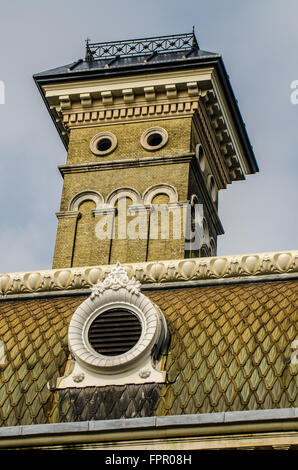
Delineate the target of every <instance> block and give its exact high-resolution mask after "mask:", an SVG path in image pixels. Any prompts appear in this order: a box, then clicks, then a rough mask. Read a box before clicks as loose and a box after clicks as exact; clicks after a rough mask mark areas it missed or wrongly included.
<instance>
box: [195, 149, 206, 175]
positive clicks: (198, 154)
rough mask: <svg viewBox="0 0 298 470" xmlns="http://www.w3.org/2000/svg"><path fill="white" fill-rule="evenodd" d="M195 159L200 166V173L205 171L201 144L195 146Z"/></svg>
mask: <svg viewBox="0 0 298 470" xmlns="http://www.w3.org/2000/svg"><path fill="white" fill-rule="evenodd" d="M196 157H197V160H198V163H199V165H200V168H201V171H204V170H205V155H204V149H203V147H202V145H201V144H197V146H196Z"/></svg>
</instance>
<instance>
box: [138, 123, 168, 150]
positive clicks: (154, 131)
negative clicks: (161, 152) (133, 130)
mask: <svg viewBox="0 0 298 470" xmlns="http://www.w3.org/2000/svg"><path fill="white" fill-rule="evenodd" d="M168 138H169V137H168V133H167V131H166V130H165V129H163V128H162V127H150V128H149V129H147V130H146V131H145V132H144V133H143V134H142V136H141V145H142V147H143V148H144V149H145V150H149V151H154V150H158V149H160V148H162V147H164V146H165V145H166V144H167V142H168Z"/></svg>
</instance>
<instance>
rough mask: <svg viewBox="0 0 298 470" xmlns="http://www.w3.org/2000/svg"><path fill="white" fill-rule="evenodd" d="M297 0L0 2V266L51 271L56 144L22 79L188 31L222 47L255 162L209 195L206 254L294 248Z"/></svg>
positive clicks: (207, 45)
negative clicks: (109, 48) (91, 54)
mask: <svg viewBox="0 0 298 470" xmlns="http://www.w3.org/2000/svg"><path fill="white" fill-rule="evenodd" d="M297 17H298V2H297V0H249V2H248V1H244V0H241V1H239V0H208V2H206V0H184V1H181V0H179V1H178V0H151V1H150V2H149V1H145V0H138V1H133V0H126V1H120V0H110V1H109V2H107V1H102V0H84V2H83V1H81V0H80V1H77V0H63V1H61V0H59V1H58V0H51V2H48V1H44V0H26V2H24V1H22V0H10V1H8V0H6V1H4V0H0V81H1V82H3V83H4V85H5V104H0V217H1V219H0V221H1V222H0V273H5V272H17V271H30V270H40V269H51V266H52V258H53V252H54V245H55V238H56V229H57V218H56V215H55V213H56V212H57V211H58V210H59V205H60V197H61V192H62V184H63V180H62V178H61V175H60V173H59V172H58V169H57V165H61V164H64V163H65V161H66V151H65V148H64V146H63V144H62V142H61V140H60V137H59V136H58V134H57V131H56V129H55V127H54V125H53V123H52V121H51V119H50V116H49V114H48V112H47V111H46V108H45V105H44V103H43V102H42V99H41V96H40V95H39V92H38V90H37V88H36V85H35V84H34V81H33V79H32V76H33V74H35V73H38V72H41V71H44V70H48V69H51V68H55V67H58V66H61V65H65V64H68V63H71V62H73V61H75V60H77V59H79V58H81V57H84V52H85V50H84V49H85V39H86V38H87V37H88V38H90V39H91V41H93V42H104V41H113V40H121V39H132V38H139V37H151V36H159V35H167V34H177V33H186V32H191V29H192V27H193V26H194V27H195V31H196V36H197V38H198V40H199V44H200V48H201V49H203V50H205V51H211V52H218V53H220V54H222V56H223V60H224V63H225V66H226V69H227V71H228V74H229V76H230V80H231V84H232V87H233V90H234V93H235V96H236V98H237V100H238V104H239V108H240V111H241V114H242V117H243V120H244V122H245V124H246V129H247V132H248V135H249V138H250V141H251V144H252V146H253V148H254V152H255V156H256V159H257V162H258V164H259V168H260V172H259V173H258V174H255V175H249V176H247V179H246V181H240V182H234V183H233V184H232V185H229V186H228V188H227V189H226V190H223V191H221V192H220V195H219V199H220V202H219V215H220V218H221V220H222V224H223V227H224V230H225V234H224V235H221V236H220V237H219V238H218V255H220V256H222V255H232V254H244V253H258V252H264V251H266V252H270V251H284V250H293V249H297V238H298V237H297V232H298V220H297V202H298V201H297V200H298V198H297V192H298V191H297V175H298V159H297V150H298V132H297V130H298V105H295V104H293V103H292V102H291V93H292V91H293V90H291V88H290V86H291V83H292V82H293V81H294V80H298V48H297V44H298V28H297Z"/></svg>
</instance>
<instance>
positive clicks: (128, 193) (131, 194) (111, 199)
mask: <svg viewBox="0 0 298 470" xmlns="http://www.w3.org/2000/svg"><path fill="white" fill-rule="evenodd" d="M122 197H124V198H129V199H131V200H132V203H133V205H138V204H141V203H142V198H141V195H140V193H139V192H138V191H137V190H136V189H134V188H129V187H122V188H117V189H115V190H114V191H112V192H111V193H110V194H109V195H108V196H107V198H106V203H107V205H109V206H111V207H114V206H115V204H116V202H117V200H118V199H120V198H122Z"/></svg>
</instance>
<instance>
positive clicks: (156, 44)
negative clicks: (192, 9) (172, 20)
mask: <svg viewBox="0 0 298 470" xmlns="http://www.w3.org/2000/svg"><path fill="white" fill-rule="evenodd" d="M194 49H199V45H198V41H197V39H196V36H195V33H194V31H192V32H191V33H187V34H174V35H171V36H160V37H155V38H145V39H130V40H124V41H112V42H102V43H91V42H90V40H89V39H87V41H86V56H85V60H87V61H93V60H98V59H113V58H116V57H130V56H140V55H147V54H148V56H149V55H150V56H151V55H152V56H154V55H156V54H162V53H166V52H179V51H180V52H182V51H190V50H194Z"/></svg>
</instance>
